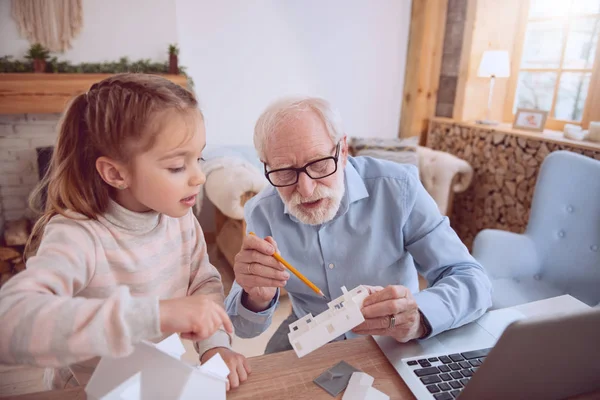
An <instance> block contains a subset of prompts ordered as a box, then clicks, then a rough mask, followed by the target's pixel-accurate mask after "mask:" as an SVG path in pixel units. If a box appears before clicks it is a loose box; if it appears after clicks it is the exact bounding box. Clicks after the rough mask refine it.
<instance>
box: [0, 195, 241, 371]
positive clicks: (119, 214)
mask: <svg viewBox="0 0 600 400" xmlns="http://www.w3.org/2000/svg"><path fill="white" fill-rule="evenodd" d="M74 217H77V216H76V215H74ZM195 294H204V295H211V296H214V298H215V300H216V301H218V302H219V303H222V302H223V298H224V297H223V286H222V284H221V278H220V275H219V273H218V272H217V270H216V269H215V268H214V267H213V266H212V265H211V264H210V263H209V260H208V255H207V252H206V244H205V242H204V236H203V233H202V229H201V228H200V225H199V224H198V221H197V220H196V218H195V217H194V216H193V214H192V212H191V210H190V212H189V213H188V214H187V215H185V216H184V217H181V218H171V217H168V216H166V215H164V214H158V213H155V212H149V213H135V212H132V211H129V210H127V209H125V208H123V207H121V206H120V205H118V204H117V203H115V202H111V203H110V206H109V209H108V211H107V213H106V214H104V215H103V216H101V217H99V218H98V220H89V219H82V218H79V219H72V218H65V217H63V216H55V217H53V218H52V219H51V220H50V222H49V223H48V225H47V226H46V229H45V231H44V236H43V238H42V242H41V244H40V247H39V249H38V251H37V253H36V255H35V256H33V257H31V258H30V259H29V260H28V261H27V268H26V270H25V271H23V272H21V273H19V274H17V275H16V276H15V277H13V278H12V279H10V280H9V281H8V282H7V283H5V284H4V286H3V287H2V289H1V290H0V364H32V365H38V366H50V367H63V366H70V369H71V371H72V372H73V373H74V374H75V377H77V375H78V372H80V373H81V374H85V375H89V374H91V372H93V368H94V367H95V365H96V363H97V361H98V357H99V356H113V357H122V356H126V355H128V354H130V353H131V352H132V351H133V345H134V344H136V343H137V342H139V341H141V340H153V341H159V340H162V339H163V338H164V337H165V336H164V335H163V334H162V333H161V331H160V319H159V299H168V298H177V297H183V296H191V295H195ZM195 347H196V350H197V351H198V352H199V354H202V353H204V352H205V351H206V350H208V349H211V348H214V347H230V337H229V335H228V334H227V333H226V332H225V331H223V330H220V331H217V332H216V333H215V334H214V335H213V336H212V337H211V338H209V339H207V340H204V341H202V342H198V343H195ZM77 378H78V377H77ZM78 380H79V381H80V383H81V380H82V379H79V378H78ZM83 380H84V381H85V380H87V379H85V378H83Z"/></svg>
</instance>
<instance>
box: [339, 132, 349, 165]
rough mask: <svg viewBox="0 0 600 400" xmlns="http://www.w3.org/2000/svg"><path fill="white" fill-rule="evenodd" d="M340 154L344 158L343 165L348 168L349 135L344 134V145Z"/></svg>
mask: <svg viewBox="0 0 600 400" xmlns="http://www.w3.org/2000/svg"><path fill="white" fill-rule="evenodd" d="M340 155H341V158H342V163H343V164H342V165H343V166H344V168H346V164H347V163H348V141H347V136H346V135H344V137H343V138H342V146H341V148H340Z"/></svg>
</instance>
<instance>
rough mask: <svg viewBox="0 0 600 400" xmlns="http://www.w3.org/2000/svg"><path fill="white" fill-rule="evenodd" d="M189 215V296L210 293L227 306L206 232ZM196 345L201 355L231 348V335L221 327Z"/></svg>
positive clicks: (190, 214)
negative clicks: (217, 349)
mask: <svg viewBox="0 0 600 400" xmlns="http://www.w3.org/2000/svg"><path fill="white" fill-rule="evenodd" d="M189 216H190V218H191V219H192V234H191V240H192V248H193V250H192V257H191V273H190V285H189V288H188V296H193V295H208V296H211V297H212V298H213V299H214V301H216V302H217V303H219V304H221V305H223V307H225V304H224V302H225V295H224V293H223V284H222V282H221V275H220V274H219V271H218V270H217V269H216V268H215V267H214V266H213V265H212V264H211V263H210V261H209V259H208V252H207V248H206V241H205V240H204V233H203V232H202V228H201V227H200V224H199V223H198V220H197V219H196V217H194V215H193V214H192V213H191V212H190V213H189ZM194 347H195V348H196V351H197V352H198V354H199V355H200V357H201V356H202V354H204V353H205V352H206V351H207V350H210V349H213V348H215V347H226V348H231V337H230V336H229V334H228V333H227V332H225V330H223V329H220V330H218V331H217V332H215V334H214V335H212V336H211V337H210V338H208V339H206V340H202V341H199V342H195V343H194Z"/></svg>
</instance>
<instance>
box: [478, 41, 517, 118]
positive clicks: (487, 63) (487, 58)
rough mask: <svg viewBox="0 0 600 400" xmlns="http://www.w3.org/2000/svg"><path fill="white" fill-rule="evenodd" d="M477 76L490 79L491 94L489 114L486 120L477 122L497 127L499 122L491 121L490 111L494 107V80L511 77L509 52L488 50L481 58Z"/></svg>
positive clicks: (488, 107)
mask: <svg viewBox="0 0 600 400" xmlns="http://www.w3.org/2000/svg"><path fill="white" fill-rule="evenodd" d="M477 76H478V77H481V78H490V94H489V97H488V105H487V112H486V115H485V119H484V120H477V121H476V122H477V123H478V124H484V125H497V124H498V121H492V120H491V119H490V109H491V107H492V95H493V93H494V79H495V78H508V77H509V76H510V62H509V58H508V51H506V50H486V51H484V52H483V56H482V57H481V63H480V64H479V69H478V70H477Z"/></svg>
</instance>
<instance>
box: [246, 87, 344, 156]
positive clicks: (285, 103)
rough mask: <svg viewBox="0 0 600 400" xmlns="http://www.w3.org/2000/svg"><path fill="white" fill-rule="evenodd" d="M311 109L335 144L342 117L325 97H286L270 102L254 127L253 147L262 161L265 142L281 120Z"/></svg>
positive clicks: (342, 133) (340, 136) (339, 132)
mask: <svg viewBox="0 0 600 400" xmlns="http://www.w3.org/2000/svg"><path fill="white" fill-rule="evenodd" d="M308 110H312V111H314V112H315V113H317V115H318V116H319V117H321V119H322V120H323V122H324V123H325V127H326V128H327V133H329V137H330V138H331V140H332V141H333V144H337V143H338V142H339V141H340V140H341V139H342V138H343V137H344V131H343V130H342V119H341V117H340V115H339V113H338V112H337V110H335V109H333V108H332V107H331V104H329V102H328V101H327V100H325V99H321V98H318V97H286V98H282V99H279V100H277V101H275V102H273V103H271V104H270V105H269V106H268V107H267V109H266V110H265V111H264V112H263V113H262V114H261V116H260V117H259V118H258V121H257V122H256V125H255V127H254V147H256V152H257V153H258V156H259V157H260V159H261V160H262V161H266V154H265V152H266V143H267V140H269V137H270V136H271V134H272V133H273V132H275V131H276V130H277V128H278V126H279V125H280V124H281V123H282V122H286V121H288V120H289V118H290V117H293V116H295V115H297V114H298V113H300V112H304V111H308Z"/></svg>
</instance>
